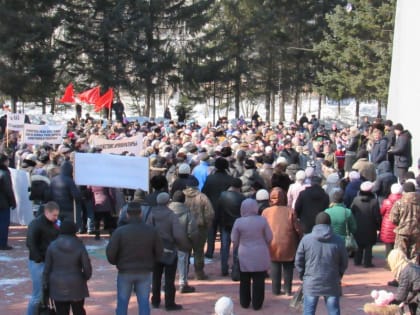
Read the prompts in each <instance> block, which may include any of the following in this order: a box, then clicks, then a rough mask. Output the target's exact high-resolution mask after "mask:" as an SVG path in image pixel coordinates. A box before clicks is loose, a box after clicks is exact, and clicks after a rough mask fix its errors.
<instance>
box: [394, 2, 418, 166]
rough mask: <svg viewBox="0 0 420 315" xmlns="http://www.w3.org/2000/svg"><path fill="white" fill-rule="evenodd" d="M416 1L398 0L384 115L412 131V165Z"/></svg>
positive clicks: (415, 134) (415, 114)
mask: <svg viewBox="0 0 420 315" xmlns="http://www.w3.org/2000/svg"><path fill="white" fill-rule="evenodd" d="M419 12H420V1H418V0H398V1H397V11H396V17H395V29H394V41H393V51H392V67H391V79H390V86H389V96H388V112H387V119H391V120H392V121H393V122H394V124H395V123H398V122H399V123H401V124H402V125H403V126H404V128H405V129H408V130H409V131H410V132H411V134H412V135H413V140H412V144H413V151H412V152H413V169H417V159H418V158H419V157H420V17H419Z"/></svg>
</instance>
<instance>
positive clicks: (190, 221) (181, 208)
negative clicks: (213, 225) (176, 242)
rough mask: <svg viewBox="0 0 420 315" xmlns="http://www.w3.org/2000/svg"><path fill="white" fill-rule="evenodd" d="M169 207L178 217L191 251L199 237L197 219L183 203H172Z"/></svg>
mask: <svg viewBox="0 0 420 315" xmlns="http://www.w3.org/2000/svg"><path fill="white" fill-rule="evenodd" d="M168 207H169V209H171V210H172V211H173V212H174V213H175V214H176V215H177V216H178V219H179V223H180V224H181V226H182V230H183V231H184V234H185V237H186V238H187V240H188V243H189V245H190V249H191V248H192V247H193V244H194V241H195V240H196V239H197V238H198V236H199V232H198V225H197V221H196V220H195V217H194V216H193V215H192V213H191V211H190V209H189V208H188V207H187V206H186V205H185V204H184V203H182V202H171V203H170V204H169V205H168Z"/></svg>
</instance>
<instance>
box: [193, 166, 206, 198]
mask: <svg viewBox="0 0 420 315" xmlns="http://www.w3.org/2000/svg"><path fill="white" fill-rule="evenodd" d="M192 175H193V176H194V177H195V178H197V180H198V190H199V191H201V190H202V189H203V186H204V183H205V182H206V179H207V176H208V175H209V163H207V162H206V161H200V164H198V165H197V166H196V167H194V169H193V171H192Z"/></svg>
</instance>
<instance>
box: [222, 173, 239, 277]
mask: <svg viewBox="0 0 420 315" xmlns="http://www.w3.org/2000/svg"><path fill="white" fill-rule="evenodd" d="M241 187H242V181H241V180H240V179H239V178H234V179H233V180H232V184H231V185H230V187H229V190H228V191H224V192H222V193H221V194H220V198H219V202H218V208H219V212H220V230H221V232H220V233H221V236H220V238H221V243H222V244H221V248H220V256H221V266H222V276H227V275H228V274H229V265H228V261H229V252H230V243H231V241H230V233H231V232H232V227H233V223H235V220H236V219H237V218H239V217H240V216H241V204H242V201H244V200H245V197H244V195H243V194H241ZM233 256H234V259H235V257H236V256H237V255H236V253H234V254H233Z"/></svg>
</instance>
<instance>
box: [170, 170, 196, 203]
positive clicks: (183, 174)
mask: <svg viewBox="0 0 420 315" xmlns="http://www.w3.org/2000/svg"><path fill="white" fill-rule="evenodd" d="M190 173H191V167H190V166H189V165H188V164H187V163H182V164H180V165H179V167H178V177H177V178H176V179H175V181H174V182H173V184H172V187H171V196H173V195H174V192H176V191H177V190H180V191H182V190H184V189H185V188H187V186H188V187H191V186H198V185H199V183H198V180H197V178H195V177H194V176H193V175H191V174H190Z"/></svg>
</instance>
